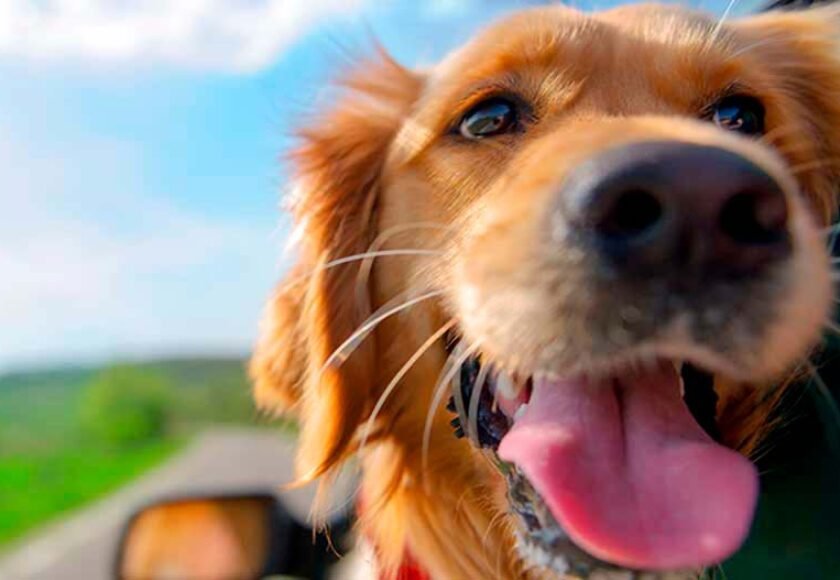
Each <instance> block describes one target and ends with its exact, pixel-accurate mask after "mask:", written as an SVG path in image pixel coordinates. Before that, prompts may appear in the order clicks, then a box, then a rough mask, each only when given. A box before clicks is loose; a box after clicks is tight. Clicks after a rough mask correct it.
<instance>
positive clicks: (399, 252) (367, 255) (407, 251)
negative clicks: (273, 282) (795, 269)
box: [286, 248, 443, 288]
mask: <svg viewBox="0 0 840 580" xmlns="http://www.w3.org/2000/svg"><path fill="white" fill-rule="evenodd" d="M442 255H443V252H441V251H438V250H420V249H415V248H403V249H394V250H379V251H376V252H363V253H361V254H353V255H352V256H344V257H342V258H336V259H335V260H330V261H329V262H326V263H324V264H320V265H318V266H316V267H314V268H312V269H311V270H309V271H308V272H306V273H304V274H301V275H299V276H296V277H294V278H292V279H291V280H289V281H288V282H286V286H287V287H289V288H291V287H293V286H296V285H297V284H300V283H301V282H303V281H304V280H307V279H308V278H311V277H312V276H314V275H316V274H318V273H319V272H323V271H324V270H329V269H331V268H335V267H336V266H341V265H342V264H349V263H351V262H360V261H362V260H368V259H373V258H381V257H385V256H442Z"/></svg>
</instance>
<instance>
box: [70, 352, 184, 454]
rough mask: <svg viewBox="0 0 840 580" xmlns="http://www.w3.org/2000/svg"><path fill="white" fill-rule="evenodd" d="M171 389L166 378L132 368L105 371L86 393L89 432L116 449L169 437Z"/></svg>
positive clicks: (82, 415) (84, 424)
mask: <svg viewBox="0 0 840 580" xmlns="http://www.w3.org/2000/svg"><path fill="white" fill-rule="evenodd" d="M171 390H172V389H171V386H170V384H169V382H168V381H167V380H166V379H165V378H163V376H161V375H159V374H157V373H154V372H151V371H149V370H144V369H140V368H137V367H133V366H130V365H119V366H114V367H111V368H108V369H105V370H103V371H102V372H101V373H99V374H98V375H97V376H96V377H95V378H94V379H93V380H92V381H91V383H90V385H88V387H87V388H86V389H85V392H84V394H83V396H82V403H81V409H80V418H81V422H82V427H83V429H84V430H85V432H86V433H87V434H88V435H90V436H91V437H95V438H96V439H97V440H99V441H101V442H103V443H106V444H109V445H114V446H128V445H133V444H136V443H142V442H146V441H150V440H153V439H157V438H160V437H162V436H164V435H165V434H166V428H167V421H168V409H169V402H170V395H171Z"/></svg>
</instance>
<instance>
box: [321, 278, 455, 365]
mask: <svg viewBox="0 0 840 580" xmlns="http://www.w3.org/2000/svg"><path fill="white" fill-rule="evenodd" d="M441 294H443V291H442V290H433V291H431V292H426V293H425V294H421V295H420V296H417V297H416V298H412V299H410V300H407V301H405V302H403V303H401V304H397V305H396V306H393V305H392V304H393V302H395V301H396V299H394V300H391V301H389V302H388V303H386V304H385V305H384V306H382V308H380V309H379V310H377V311H376V312H374V313H373V314H372V315H371V316H370V317H369V318H368V319H367V320H366V321H365V322H364V323H363V324H362V325H361V326H360V327H359V328H358V329H357V330H356V331H355V332H354V333H353V334H351V335H350V336H349V337H348V338H347V340H345V341H344V342H342V343H341V345H339V347H338V348H336V349H335V350H334V351H333V353H332V354H331V355H330V356H329V357H328V358H327V360H326V362H324V364H323V366H322V367H321V374H323V373H324V372H325V371H326V370H327V368H329V367H331V366H333V365H334V364H335V363H336V361H338V362H339V363H342V362H344V361H345V360H347V358H348V357H349V356H350V355H351V354H352V353H353V351H354V350H356V348H357V347H358V346H359V344H361V342H362V341H363V340H364V339H365V338H366V337H367V336H368V335H369V334H370V333H371V332H372V331H373V329H374V328H376V326H377V325H378V324H379V323H380V322H382V321H383V320H385V319H386V318H388V317H390V316H393V315H394V314H397V313H398V312H402V311H403V310H406V309H407V308H410V307H412V306H414V305H415V304H418V303H420V302H423V301H424V300H428V299H429V298H434V297H435V296H440V295H441ZM397 298H400V296H398V297H397Z"/></svg>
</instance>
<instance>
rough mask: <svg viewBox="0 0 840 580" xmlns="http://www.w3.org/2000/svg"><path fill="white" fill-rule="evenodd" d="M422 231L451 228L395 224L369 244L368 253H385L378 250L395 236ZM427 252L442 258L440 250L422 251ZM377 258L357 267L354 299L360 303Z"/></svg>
mask: <svg viewBox="0 0 840 580" xmlns="http://www.w3.org/2000/svg"><path fill="white" fill-rule="evenodd" d="M422 229H429V230H442V231H449V230H451V229H452V228H451V227H449V226H446V225H443V224H438V223H435V222H412V223H407V224H397V225H395V226H393V227H390V228H388V229H386V230H385V231H383V232H382V233H380V234H379V235H378V236H376V238H375V239H374V240H373V242H371V244H370V246H369V247H368V253H370V254H376V253H378V252H380V251H387V250H380V249H379V248H381V247H382V246H384V245H385V244H386V243H387V241H388V240H389V239H391V238H392V237H394V236H395V235H397V234H400V233H403V232H407V231H411V230H422ZM424 251H427V252H434V255H437V256H442V255H443V252H441V251H440V250H424ZM375 257H377V256H375V255H374V256H369V257H366V258H365V259H364V261H363V262H362V265H361V266H359V273H358V275H357V276H356V299H357V300H360V301H361V302H360V303H364V301H365V300H366V296H367V285H368V281H369V280H370V272H371V270H372V269H373V259H374V258H375Z"/></svg>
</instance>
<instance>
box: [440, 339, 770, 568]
mask: <svg viewBox="0 0 840 580" xmlns="http://www.w3.org/2000/svg"><path fill="white" fill-rule="evenodd" d="M449 348H450V349H452V350H454V351H457V350H458V349H460V346H459V345H458V341H457V339H452V340H450V341H449ZM455 354H456V356H457V352H456V353H455ZM459 359H462V360H463V364H462V365H461V368H460V372H458V373H456V376H455V379H454V380H453V396H452V399H451V401H450V405H449V409H450V410H451V411H452V412H455V413H457V415H458V417H456V418H455V419H453V427H454V428H455V433H456V435H458V436H466V437H468V438H469V439H470V440H471V441H472V442H473V443H474V444H475V445H477V446H479V447H480V448H482V449H484V450H485V451H486V452H487V454H488V455H490V457H491V458H492V459H493V460H494V463H496V464H497V465H498V466H499V468H500V469H501V471H502V472H503V473H504V475H505V477H506V480H507V483H508V499H509V502H510V506H511V509H512V511H513V512H514V513H515V514H516V515H517V516H518V519H519V524H520V525H519V540H520V542H519V544H520V546H519V547H520V552H521V553H522V555H523V557H524V558H525V559H526V560H527V561H529V563H531V564H533V565H536V566H541V567H546V568H550V569H553V570H554V571H556V572H559V573H563V574H570V575H577V576H579V577H587V576H589V575H590V574H592V573H593V572H595V571H601V570H615V569H616V568H620V569H626V570H648V571H650V570H654V571H665V570H671V571H672V570H687V569H694V570H697V569H698V568H702V567H704V566H709V565H713V564H717V563H719V562H720V561H722V560H724V559H725V558H726V557H728V556H729V555H730V554H732V553H733V552H734V551H735V550H736V549H737V548H738V547H740V545H741V543H742V542H743V540H744V539H745V537H746V535H747V532H748V531H749V527H750V524H751V522H752V516H753V512H754V509H755V504H756V500H757V494H758V483H757V482H758V477H757V472H756V470H755V468H754V466H753V465H752V464H751V463H750V462H749V461H748V460H747V459H745V458H744V457H742V456H741V455H739V454H737V453H736V452H735V451H733V450H731V449H728V448H726V447H724V446H723V445H721V444H720V443H719V442H718V440H719V434H718V431H717V425H716V422H715V407H716V402H717V396H716V394H715V391H714V376H713V374H712V373H710V372H707V371H705V370H703V369H700V368H698V367H696V366H693V365H691V364H689V363H683V362H682V361H671V360H665V359H659V360H656V361H654V362H651V363H650V364H648V365H646V366H639V365H637V366H634V367H632V368H630V367H628V368H626V369H624V370H622V371H620V372H615V373H614V374H611V375H609V376H599V377H598V378H591V377H582V376H572V377H564V376H559V375H557V374H553V373H535V374H533V375H530V376H517V375H515V374H511V373H508V372H506V371H504V370H500V369H497V368H494V366H493V364H492V363H489V362H485V361H482V360H481V357H480V356H473V357H468V358H466V359H464V358H463V356H461V357H459Z"/></svg>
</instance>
